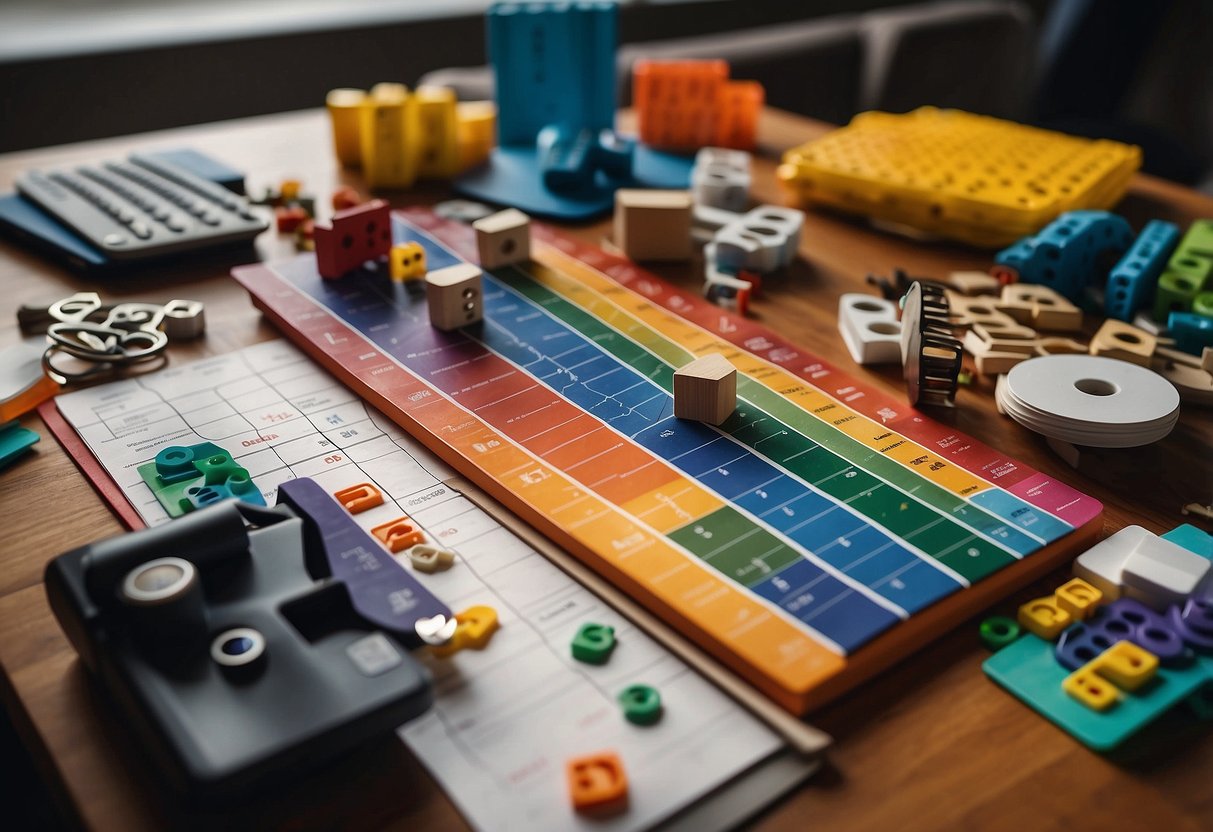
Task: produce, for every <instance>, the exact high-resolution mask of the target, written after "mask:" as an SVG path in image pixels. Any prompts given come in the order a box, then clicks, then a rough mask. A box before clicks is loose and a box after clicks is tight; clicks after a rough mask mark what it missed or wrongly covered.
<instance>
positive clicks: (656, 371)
mask: <svg viewBox="0 0 1213 832" xmlns="http://www.w3.org/2000/svg"><path fill="white" fill-rule="evenodd" d="M395 222H396V227H395V229H394V230H395V236H396V239H397V240H398V241H401V240H417V241H419V242H421V243H422V244H423V245H424V246H425V247H426V254H427V258H428V263H429V267H430V268H431V269H437V268H441V267H443V266H447V265H451V264H452V263H455V262H458V261H459V260H460V259H466V260H473V261H474V260H475V248H476V247H475V240H474V237H473V232H472V231H471V229H470V228H468V227H466V226H462V225H458V224H455V223H450V222H447V221H445V220H442V219H440V218H437V217H435V216H434V215H432V214H431V213H429V212H428V211H425V210H411V211H406V212H403V213H400V214H397V216H396V219H395ZM533 236H534V240H533V246H532V252H533V258H534V259H533V260H531V261H529V262H527V263H525V264H522V265H518V266H511V267H508V268H500V269H494V270H493V272H492V273H491V274H489V273H486V274H485V297H484V309H485V320H484V322H483V323H482V324H477V325H474V326H471V327H467V328H465V329H463V330H459V331H455V332H442V331H440V330H437V329H434V328H433V327H431V326H430V325H429V322H428V314H427V309H426V303H425V298H424V295H423V294H414V293H411V292H410V291H409V290H408V289H407V288H406V287H405V286H403V285H400V284H393V283H392V282H391V281H390V280H389V279H388V278H387V276H386V274H385V273H384V271H379V272H371V271H368V272H365V273H356V274H353V275H350V276H348V277H346V278H344V279H343V280H340V281H325V280H322V279H321V278H320V277H319V275H318V273H317V272H316V267H315V259H314V257H312V256H311V255H302V256H300V257H298V258H296V259H293V260H288V261H285V262H282V263H276V264H272V265H269V266H248V267H243V268H240V269H237V270H236V271H235V272H234V275H235V277H236V279H237V280H239V281H240V282H241V283H242V284H243V285H244V286H245V288H246V289H248V291H249V292H250V294H251V295H252V298H253V300H254V302H255V303H256V304H257V305H258V306H259V307H260V308H261V309H262V310H263V311H264V312H265V313H266V314H267V315H268V316H269V317H270V318H271V319H272V320H274V321H275V322H276V323H277V324H278V325H279V326H280V327H282V329H283V330H284V331H285V332H286V333H287V334H288V335H289V336H290V337H291V338H293V339H294V340H295V341H296V342H297V343H298V344H299V345H300V346H301V347H302V348H304V349H305V350H306V351H308V352H309V353H311V354H312V355H313V356H314V357H315V358H316V359H317V360H319V361H320V362H321V363H322V364H324V365H325V366H326V367H327V368H328V369H329V370H331V371H332V372H333V373H335V374H336V375H337V376H338V377H339V378H341V379H342V380H343V381H345V382H346V383H347V384H349V385H351V386H352V387H353V388H354V389H355V390H356V391H357V392H358V393H359V394H361V395H362V396H364V397H365V398H366V399H367V400H369V401H370V402H371V403H372V404H373V405H375V406H376V407H378V408H380V409H381V410H383V411H384V412H385V413H386V414H388V415H389V416H390V417H391V418H393V419H395V420H396V421H398V422H399V423H400V424H401V426H402V427H404V428H405V429H406V430H408V431H409V432H411V433H412V434H413V435H414V436H416V437H417V438H418V439H420V440H421V441H423V442H424V443H425V444H426V445H428V446H429V447H430V448H431V449H432V450H434V451H435V452H437V453H438V454H439V455H440V456H442V457H443V458H444V459H445V460H446V461H447V462H448V463H449V464H451V465H453V466H454V467H455V468H456V469H457V470H459V471H460V472H461V473H463V474H464V475H465V476H467V477H469V478H471V479H473V480H474V481H475V482H476V483H477V484H479V485H480V486H481V487H483V488H485V489H486V490H487V491H489V492H490V493H491V494H493V495H494V496H495V497H497V498H498V499H500V500H501V501H502V502H504V503H505V504H506V505H507V506H509V507H510V508H511V510H514V511H516V512H518V514H519V515H520V516H522V517H523V518H524V519H525V520H527V521H528V522H530V523H532V524H533V525H535V526H536V527H537V528H538V529H540V530H541V531H542V532H544V533H545V534H547V535H548V536H549V537H551V538H552V539H553V540H554V541H555V542H557V543H558V544H560V545H561V546H563V547H564V548H566V549H568V550H569V551H571V552H572V553H573V554H575V555H576V556H578V557H579V558H581V559H582V560H584V561H585V562H586V563H587V564H589V565H590V566H592V567H594V568H595V569H597V570H598V571H599V572H601V573H602V574H603V575H604V576H605V577H607V578H608V579H609V580H611V581H613V582H615V583H616V584H618V585H619V586H621V587H622V588H623V589H625V590H626V591H628V592H629V593H630V594H632V595H633V596H634V597H636V598H637V599H638V600H640V601H641V602H643V603H645V604H647V605H649V606H650V607H651V608H652V609H654V610H655V611H656V612H657V613H658V614H660V615H662V616H663V617H664V618H665V619H666V620H667V621H670V622H671V623H673V624H675V625H677V626H679V628H680V629H682V630H683V631H684V632H685V633H686V634H687V635H688V636H690V637H691V638H693V639H694V640H696V641H697V642H698V643H699V644H701V645H702V646H703V647H704V648H705V649H708V650H709V651H710V652H712V653H713V654H714V655H716V656H717V657H718V658H720V659H721V660H722V661H724V662H725V663H726V664H729V665H730V666H732V667H733V668H734V669H735V670H737V671H738V672H739V673H741V674H742V675H743V676H745V678H747V679H749V680H750V681H751V682H752V683H753V684H755V685H756V686H757V687H759V688H760V689H762V690H763V691H764V692H766V693H767V694H768V695H769V696H771V697H772V698H773V699H775V700H776V701H778V702H780V703H781V704H782V705H783V706H784V707H786V708H788V709H789V710H792V711H795V712H798V713H799V712H804V711H805V710H807V709H808V708H810V707H813V706H815V705H818V704H821V703H822V702H824V701H827V700H828V699H829V698H831V697H833V696H836V695H838V694H839V693H841V692H842V691H844V690H846V689H847V688H849V687H851V686H853V685H854V684H856V683H857V682H858V681H860V680H862V679H863V678H866V677H867V676H870V675H871V674H873V673H875V672H877V671H878V670H880V669H881V668H883V667H886V666H887V665H889V664H891V663H892V662H894V661H896V660H898V659H900V658H902V657H904V656H906V655H908V654H909V653H910V652H911V651H912V650H914V649H916V648H917V647H919V646H921V645H922V644H923V643H925V642H926V641H928V640H929V639H930V638H932V637H934V636H936V635H938V634H940V633H941V632H943V631H944V630H946V629H947V628H948V627H950V626H952V625H954V624H956V623H958V622H959V621H961V620H963V619H964V618H965V617H967V616H969V615H971V614H973V613H974V612H976V611H977V610H979V609H981V608H983V607H984V606H986V605H988V604H990V603H992V602H993V601H994V600H996V599H997V598H999V597H1001V596H1003V595H1005V594H1007V593H1009V592H1010V591H1011V590H1012V589H1014V588H1015V587H1016V586H1018V585H1020V584H1023V583H1026V582H1027V581H1029V580H1031V579H1032V578H1034V577H1035V576H1037V575H1040V574H1043V573H1044V572H1045V571H1047V570H1048V569H1049V568H1051V567H1052V566H1054V565H1056V563H1057V562H1058V561H1059V560H1061V559H1062V558H1064V557H1066V556H1067V555H1070V554H1073V553H1075V552H1077V551H1080V550H1081V548H1083V547H1084V546H1086V545H1089V544H1090V542H1092V541H1093V539H1094V537H1095V536H1096V534H1097V533H1098V531H1099V527H1100V521H1099V518H1100V514H1101V511H1102V506H1101V505H1100V504H1099V503H1098V502H1097V501H1096V500H1094V499H1092V498H1090V497H1087V496H1085V495H1083V494H1080V493H1078V492H1076V491H1074V490H1073V489H1071V488H1069V487H1068V486H1066V485H1065V484H1063V483H1060V482H1058V481H1056V480H1054V479H1051V478H1049V477H1047V476H1045V475H1043V474H1041V473H1039V472H1037V471H1034V470H1032V469H1030V468H1027V467H1025V466H1023V465H1022V464H1020V463H1018V462H1016V461H1014V460H1012V459H1009V458H1006V457H1004V456H1002V455H1000V454H999V453H998V452H997V451H995V450H993V449H991V448H989V447H987V446H985V445H982V444H981V443H979V442H977V441H975V440H973V439H971V438H969V437H967V436H965V435H963V434H960V433H957V432H956V431H954V430H952V429H950V428H947V427H946V426H943V425H939V424H937V423H934V422H932V421H930V420H929V419H927V418H926V417H925V416H922V415H921V414H919V413H918V412H917V411H914V410H912V409H910V408H909V407H907V406H906V405H904V404H902V403H898V402H895V401H894V400H892V399H890V398H888V397H885V396H883V395H882V394H879V393H877V392H875V391H873V390H871V389H869V388H866V387H864V386H863V385H861V384H859V383H857V382H855V381H854V380H852V379H850V378H848V377H846V376H845V375H843V374H842V373H840V372H838V371H837V370H835V369H834V368H833V367H831V366H829V365H828V364H826V363H824V362H822V361H820V360H818V359H816V358H814V357H813V356H810V355H807V354H805V353H804V351H803V350H801V349H799V348H797V347H794V346H792V345H790V344H788V343H787V342H785V341H783V340H782V339H780V338H779V337H778V336H776V335H774V334H773V333H771V332H769V331H767V330H765V329H763V328H762V327H759V326H757V325H755V324H754V323H752V322H750V321H747V320H745V319H743V318H738V317H736V316H733V315H731V314H728V313H727V312H724V311H722V310H721V309H719V308H718V307H715V306H712V305H711V304H708V303H706V302H704V301H703V300H701V299H699V298H697V297H694V296H692V295H688V294H686V293H683V292H680V291H678V290H676V289H674V288H673V287H671V286H669V285H668V284H665V283H663V282H662V281H661V280H659V279H658V278H656V277H654V276H653V275H651V274H649V273H647V272H644V271H642V270H640V269H638V268H637V267H635V266H634V265H633V264H632V263H630V262H629V261H627V260H624V259H621V258H618V257H614V256H611V255H608V254H606V253H604V252H602V251H600V250H598V249H594V248H592V247H588V246H586V245H584V244H582V243H579V242H577V241H574V240H571V239H569V238H567V237H564V236H561V235H560V234H559V233H558V232H555V231H553V230H551V229H548V228H544V227H533ZM712 352H719V353H722V354H724V355H725V356H726V357H727V358H728V359H729V360H730V361H731V362H732V363H733V364H734V365H735V366H736V367H737V370H738V383H737V393H738V408H737V411H736V412H735V413H734V414H733V416H731V417H730V418H729V419H728V421H726V422H725V423H724V424H723V425H721V426H720V427H719V428H715V427H711V426H709V425H705V424H701V423H698V422H688V421H682V420H677V419H675V418H674V417H673V398H672V394H671V390H672V384H673V371H674V370H675V369H676V368H677V367H680V366H682V365H683V364H686V363H687V362H688V361H690V360H692V359H693V358H695V357H697V356H700V355H704V354H706V353H712Z"/></svg>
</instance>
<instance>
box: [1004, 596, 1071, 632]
mask: <svg viewBox="0 0 1213 832" xmlns="http://www.w3.org/2000/svg"><path fill="white" fill-rule="evenodd" d="M1018 618H1019V624H1020V626H1022V627H1024V628H1025V629H1027V630H1029V631H1030V632H1032V633H1034V634H1035V635H1037V636H1039V637H1040V638H1043V639H1045V640H1046V641H1053V640H1054V639H1056V638H1057V636H1059V635H1060V634H1061V631H1062V630H1064V629H1065V628H1066V627H1069V626H1070V622H1072V621H1073V620H1074V619H1073V618H1072V617H1071V615H1070V614H1069V613H1068V612H1066V611H1065V610H1064V609H1062V608H1061V607H1060V606H1059V605H1058V603H1057V599H1056V598H1055V597H1054V596H1051V595H1050V596H1048V597H1045V598H1037V599H1036V600H1035V601H1029V602H1028V603H1026V604H1024V605H1023V606H1022V607H1020V608H1019V616H1018Z"/></svg>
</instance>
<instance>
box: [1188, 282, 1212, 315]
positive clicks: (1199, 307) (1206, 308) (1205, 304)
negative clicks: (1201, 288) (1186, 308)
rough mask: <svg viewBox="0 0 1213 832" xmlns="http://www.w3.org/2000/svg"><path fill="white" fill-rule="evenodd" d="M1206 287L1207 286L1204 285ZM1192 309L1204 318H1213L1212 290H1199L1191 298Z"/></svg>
mask: <svg viewBox="0 0 1213 832" xmlns="http://www.w3.org/2000/svg"><path fill="white" fill-rule="evenodd" d="M1206 288H1208V287H1207V286H1206ZM1192 311H1193V312H1195V313H1196V314H1197V315H1204V316H1205V317H1206V318H1213V292H1201V293H1200V294H1199V295H1197V296H1196V297H1194V298H1193V299H1192Z"/></svg>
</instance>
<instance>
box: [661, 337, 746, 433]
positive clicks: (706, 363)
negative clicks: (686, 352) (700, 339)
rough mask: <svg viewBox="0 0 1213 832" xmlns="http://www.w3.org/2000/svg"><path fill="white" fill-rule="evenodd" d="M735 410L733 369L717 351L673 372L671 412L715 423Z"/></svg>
mask: <svg viewBox="0 0 1213 832" xmlns="http://www.w3.org/2000/svg"><path fill="white" fill-rule="evenodd" d="M736 409H737V370H736V369H735V368H734V367H733V365H732V364H730V363H729V361H728V359H727V358H725V357H724V356H723V355H721V354H719V353H712V354H711V355H705V356H703V357H702V358H697V359H695V360H694V361H692V362H691V363H690V364H687V365H686V366H685V367H682V368H681V369H678V370H675V371H674V415H675V416H676V417H677V418H679V419H695V420H697V421H700V422H707V423H708V424H710V425H719V424H720V423H721V422H723V421H724V420H725V419H727V418H729V415H730V414H731V413H732V412H733V411H734V410H736Z"/></svg>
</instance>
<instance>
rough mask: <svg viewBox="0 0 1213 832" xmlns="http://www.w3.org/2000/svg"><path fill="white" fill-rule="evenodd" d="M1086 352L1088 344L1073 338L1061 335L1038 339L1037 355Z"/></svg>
mask: <svg viewBox="0 0 1213 832" xmlns="http://www.w3.org/2000/svg"><path fill="white" fill-rule="evenodd" d="M1086 352H1087V345H1086V344H1080V343H1078V342H1077V341H1075V340H1074V339H1073V338H1062V337H1061V336H1060V335H1053V336H1050V337H1048V338H1040V339H1038V340H1037V341H1036V354H1037V355H1085V354H1086Z"/></svg>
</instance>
